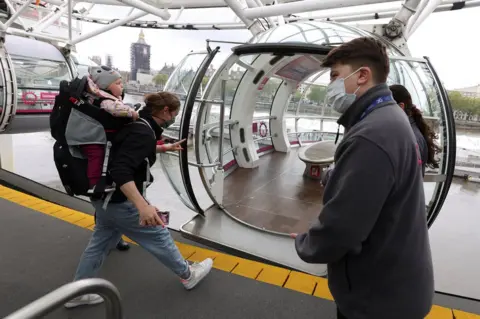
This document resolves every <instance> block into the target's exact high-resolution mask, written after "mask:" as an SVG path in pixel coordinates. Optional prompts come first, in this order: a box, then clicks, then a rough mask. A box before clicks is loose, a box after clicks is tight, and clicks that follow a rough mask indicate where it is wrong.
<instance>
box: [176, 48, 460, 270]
mask: <svg viewBox="0 0 480 319" xmlns="http://www.w3.org/2000/svg"><path fill="white" fill-rule="evenodd" d="M330 49H331V48H329V47H320V46H316V45H314V46H312V45H304V44H297V43H280V44H276V43H271V44H248V45H242V46H239V47H237V48H235V49H234V50H233V52H234V53H233V54H232V55H231V56H230V57H229V58H228V59H227V60H226V61H225V62H224V64H223V65H222V66H220V68H219V70H218V71H217V72H216V73H215V75H214V76H213V77H212V78H211V79H210V80H209V84H208V86H207V89H206V90H205V92H202V93H203V94H202V95H201V101H202V102H201V103H200V104H199V107H198V109H197V112H198V114H197V115H196V117H197V119H196V125H195V130H194V135H195V138H194V139H195V143H196V145H195V150H196V154H195V155H196V156H195V159H194V161H195V163H194V164H197V167H198V170H199V171H200V176H201V178H202V182H203V184H204V187H205V189H206V190H207V193H208V194H209V195H210V198H211V200H212V202H213V203H214V205H213V206H211V207H209V208H208V209H199V208H198V207H197V205H195V203H194V202H193V201H191V205H190V207H191V208H193V209H196V211H197V212H199V214H201V215H204V216H196V217H194V218H193V219H191V220H190V221H188V222H186V223H185V224H184V225H182V227H181V228H180V231H181V233H182V235H183V236H185V237H187V238H189V239H191V240H195V241H199V242H201V243H203V244H206V245H209V246H212V247H215V248H216V249H219V250H222V251H226V252H229V253H231V254H235V255H239V256H245V257H248V258H252V259H258V260H261V261H264V262H268V263H272V264H276V265H281V266H283V267H288V268H292V269H297V270H300V271H303V272H307V273H311V274H314V275H325V274H326V267H325V265H314V264H307V263H305V262H303V261H302V260H301V259H300V258H299V257H298V256H297V254H296V251H295V248H294V245H293V240H292V239H291V238H290V237H289V231H288V229H284V230H282V229H281V228H280V230H277V231H272V230H271V229H266V228H265V227H262V225H261V223H257V224H256V223H254V222H252V218H253V219H255V215H253V214H252V213H250V215H249V216H245V215H244V216H242V215H241V214H232V213H231V211H229V210H231V209H233V208H235V206H242V205H246V204H245V202H246V201H249V200H250V199H249V198H246V199H245V198H244V200H245V201H244V202H241V201H239V200H237V201H235V198H236V195H238V194H240V195H241V194H242V192H244V189H242V187H241V186H240V184H238V185H237V186H235V183H233V184H232V183H229V186H228V189H227V186H226V181H228V180H229V179H230V180H231V179H232V176H234V175H233V174H234V173H235V170H237V169H238V168H239V167H241V168H242V169H245V168H247V169H250V170H251V171H252V172H256V173H257V175H258V176H261V175H262V174H266V172H267V171H268V169H269V168H268V167H267V169H266V170H264V169H262V168H261V166H260V167H259V166H258V165H257V164H258V162H261V161H263V162H267V163H270V164H271V165H273V166H272V167H270V168H272V169H278V168H279V167H280V166H275V165H277V164H276V163H275V162H274V161H273V160H271V159H272V158H274V156H276V155H275V154H276V153H281V152H282V153H284V154H288V149H289V148H291V147H292V144H294V143H292V141H290V140H289V137H288V135H289V134H291V133H292V132H287V129H286V125H285V122H286V121H285V120H286V119H287V118H288V116H287V115H288V111H289V110H288V109H289V108H290V106H289V105H290V104H291V103H290V100H291V99H292V95H294V93H295V91H296V90H298V89H299V88H300V87H301V86H302V83H303V81H305V77H303V75H302V74H303V72H305V70H306V69H308V68H309V67H312V65H315V61H317V62H318V61H320V60H321V59H322V58H323V57H324V56H325V55H326V54H328V52H329V50H330ZM211 59H212V57H211V55H207V56H206V57H205V59H204V61H203V62H202V67H201V68H199V72H197V74H196V75H195V81H194V82H195V83H196V85H193V84H192V85H191V86H190V88H191V89H190V91H189V92H188V97H187V101H186V102H185V107H184V108H183V110H184V114H183V115H182V119H181V123H180V125H179V126H180V129H179V131H180V136H179V137H178V138H186V137H187V136H188V130H189V125H190V119H191V115H192V113H193V111H194V102H195V99H196V97H198V96H199V95H200V91H199V88H200V85H199V82H201V77H203V74H204V73H202V72H203V71H202V72H201V70H206V69H207V68H208V61H211ZM390 63H391V72H390V76H389V79H388V84H394V83H397V84H402V85H404V86H406V87H407V89H408V90H409V91H410V92H411V94H412V97H413V100H414V103H415V104H416V105H417V107H419V108H420V109H421V110H422V111H423V115H424V117H425V118H426V119H427V120H428V121H429V123H430V124H431V125H432V126H433V127H434V128H435V130H436V132H437V133H438V140H437V143H438V144H439V145H440V148H441V150H442V151H441V153H440V154H438V159H439V167H438V168H434V169H430V170H428V171H427V175H426V177H425V183H424V185H425V197H426V204H427V211H426V214H427V217H428V224H429V226H430V225H432V224H433V222H434V220H435V218H436V217H437V216H438V214H439V213H440V210H441V207H442V205H443V202H444V200H445V198H446V196H447V194H448V190H449V187H450V183H451V181H452V177H453V170H454V165H455V127H454V121H453V114H452V110H451V107H450V104H449V101H448V96H447V95H446V91H445V89H444V88H443V86H442V84H441V82H440V80H439V78H438V76H437V74H436V72H435V70H434V68H433V66H432V65H431V63H430V62H429V60H428V59H427V58H425V59H414V58H409V57H391V61H390ZM287 66H289V67H287ZM239 70H240V71H239ZM324 71H325V70H317V71H315V72H317V73H321V72H324ZM307 73H308V72H307ZM309 74H310V75H312V76H314V75H315V74H314V73H309ZM272 79H274V80H275V81H273V82H271V83H273V84H274V85H273V84H272V88H271V89H269V90H268V94H267V95H268V96H272V98H271V101H270V102H268V103H270V111H269V112H268V114H260V113H257V114H255V112H256V111H257V109H259V108H261V107H260V106H258V105H260V104H262V103H264V102H265V100H261V101H259V100H258V97H259V96H260V97H261V93H258V92H261V91H263V90H265V87H266V86H268V85H269V83H270V81H272ZM229 81H236V82H237V83H236V85H235V86H234V88H233V89H232V88H230V85H229ZM249 87H250V88H249ZM252 87H253V89H252ZM259 94H260V95H259ZM252 95H255V96H256V98H257V100H256V102H255V103H257V106H256V107H253V109H254V110H252V107H251V106H249V105H250V102H251V101H253V99H252ZM239 101H240V102H239ZM214 106H217V109H216V110H215V108H214ZM218 106H219V107H218ZM235 108H237V109H235ZM222 109H223V110H222ZM216 113H218V114H216ZM247 113H248V114H247ZM296 114H297V116H296V117H299V116H301V115H299V114H298V112H296ZM322 116H323V115H315V116H305V118H306V119H307V120H310V119H314V118H315V119H316V118H319V117H322ZM207 118H210V119H212V118H214V119H215V120H210V121H208V120H207ZM248 120H249V121H250V122H249V123H247V122H246V121H248ZM324 120H325V121H326V120H329V121H335V118H333V117H332V116H327V117H326V118H325V119H323V118H322V119H321V120H320V121H324ZM258 121H261V123H264V125H262V127H263V131H262V130H261V129H260V127H259V126H258V125H257V126H256V127H257V133H258V134H257V133H255V129H254V127H255V125H254V124H255V123H256V122H258ZM322 123H323V122H322ZM295 127H296V125H295ZM214 129H216V134H213V130H214ZM249 130H252V131H253V132H252V131H249ZM293 133H295V134H296V133H297V132H293ZM319 133H320V134H323V133H324V132H319ZM328 133H330V132H328ZM256 134H257V135H259V136H257V135H256ZM215 136H217V142H215V143H213V144H214V147H212V143H211V141H212V138H213V137H215ZM260 141H262V142H261V143H260ZM315 141H316V140H315V139H313V140H312V141H308V142H315ZM297 144H298V143H297ZM214 149H218V153H216V154H215V151H214ZM265 150H268V151H265ZM272 151H273V152H274V153H273V154H271V152H272ZM212 153H213V154H212ZM259 154H265V156H262V157H261V158H260V156H259ZM187 155H188V154H187V153H186V151H183V152H182V153H181V154H180V156H181V159H180V165H181V171H182V172H181V173H182V177H183V179H182V181H183V182H184V183H185V184H184V188H185V192H186V193H187V194H189V197H188V198H189V199H191V198H194V197H195V194H198V192H199V191H200V190H199V187H198V185H195V187H193V186H192V180H191V179H190V178H188V177H189V172H187V170H188V157H187ZM226 156H229V158H228V159H225V157H226ZM281 156H286V155H281ZM230 157H231V158H230ZM190 160H192V159H190ZM293 160H295V158H293ZM296 160H298V159H296ZM199 163H201V165H200V164H199ZM230 163H233V164H232V165H230ZM290 163H292V162H290ZM282 165H283V164H282ZM281 167H285V166H281ZM232 172H233V173H232ZM237 172H238V171H237ZM243 172H246V171H245V170H243ZM236 175H237V178H240V179H242V178H244V177H245V178H250V180H249V181H251V183H250V184H251V185H252V187H260V186H261V185H258V183H259V182H260V183H261V178H260V177H259V178H257V177H256V176H255V175H251V176H250V175H249V176H250V177H248V176H246V175H247V174H245V176H241V175H242V174H240V176H239V174H236ZM188 183H190V185H188ZM275 183H276V182H275V181H270V184H272V185H273V187H274V188H273V189H275V186H276V185H275ZM280 183H281V181H280V180H278V184H280ZM297 191H298V190H297ZM227 192H229V193H227ZM300 192H301V191H300ZM250 194H251V195H250V196H251V197H252V200H251V201H250V202H251V203H253V202H254V201H256V202H255V203H254V204H255V205H257V206H258V207H257V208H258V209H256V211H257V212H259V215H258V218H261V217H260V213H261V212H262V208H261V206H262V204H264V203H263V202H267V198H264V201H263V202H262V198H261V196H269V195H268V194H267V193H264V192H262V191H258V192H250ZM270 194H272V193H270ZM228 195H231V196H228ZM253 197H257V198H256V199H253ZM225 199H228V202H227V200H225ZM274 205H277V209H281V208H282V207H281V203H274ZM305 207H307V206H304V207H297V208H296V209H297V210H299V211H301V210H303V209H306V208H305ZM293 209H295V208H293ZM320 211H321V208H319V209H318V212H317V214H318V213H320ZM282 218H284V219H288V216H283V217H282ZM311 220H313V218H312V219H311ZM302 222H304V221H302ZM306 222H309V221H306Z"/></svg>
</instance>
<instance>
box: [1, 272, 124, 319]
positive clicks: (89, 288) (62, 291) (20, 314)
mask: <svg viewBox="0 0 480 319" xmlns="http://www.w3.org/2000/svg"><path fill="white" fill-rule="evenodd" d="M91 293H96V294H99V295H100V296H102V297H103V298H104V300H105V308H106V309H105V315H106V316H105V318H107V319H123V309H122V303H121V298H120V293H119V292H118V290H117V288H116V287H115V286H114V285H113V284H112V283H110V282H109V281H106V280H104V279H99V278H94V279H84V280H79V281H75V282H72V283H69V284H66V285H64V286H62V287H60V288H58V289H56V290H54V291H52V292H50V293H48V294H46V295H45V296H43V297H41V298H39V299H37V300H35V301H34V302H32V303H30V304H28V305H26V306H25V307H23V308H21V309H19V310H17V311H15V312H14V313H12V314H11V315H9V316H7V317H5V318H4V319H34V318H43V317H44V316H45V315H47V314H49V313H51V312H52V311H54V310H55V309H57V308H58V307H60V306H62V305H63V304H64V303H65V302H68V301H70V300H72V299H73V298H75V297H79V296H82V295H85V294H91Z"/></svg>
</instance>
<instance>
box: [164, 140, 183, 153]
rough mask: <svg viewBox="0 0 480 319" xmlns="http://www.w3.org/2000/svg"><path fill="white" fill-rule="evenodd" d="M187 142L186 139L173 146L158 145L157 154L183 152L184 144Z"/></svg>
mask: <svg viewBox="0 0 480 319" xmlns="http://www.w3.org/2000/svg"><path fill="white" fill-rule="evenodd" d="M185 141H186V139H183V140H181V141H178V142H176V143H172V144H162V145H157V153H164V152H174V151H181V150H183V148H182V143H183V142H185Z"/></svg>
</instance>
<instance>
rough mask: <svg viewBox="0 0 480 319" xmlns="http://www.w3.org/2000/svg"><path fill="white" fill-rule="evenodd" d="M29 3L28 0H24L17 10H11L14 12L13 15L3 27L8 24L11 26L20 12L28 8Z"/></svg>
mask: <svg viewBox="0 0 480 319" xmlns="http://www.w3.org/2000/svg"><path fill="white" fill-rule="evenodd" d="M29 5H30V0H25V3H24V4H23V5H22V6H21V7H20V9H18V10H17V12H15V10H12V11H13V12H15V13H14V14H13V16H12V17H11V18H10V19H8V21H7V22H5V28H8V27H9V26H11V25H12V23H13V22H14V21H15V20H16V19H17V18H18V17H19V16H20V14H22V12H23V11H25V9H27V8H28V6H29ZM12 8H13V6H12ZM19 20H20V19H19ZM22 24H23V23H22Z"/></svg>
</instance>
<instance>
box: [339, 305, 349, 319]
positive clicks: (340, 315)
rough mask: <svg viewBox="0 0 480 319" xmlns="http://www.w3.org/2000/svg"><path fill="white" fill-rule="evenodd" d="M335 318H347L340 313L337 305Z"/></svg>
mask: <svg viewBox="0 0 480 319" xmlns="http://www.w3.org/2000/svg"><path fill="white" fill-rule="evenodd" d="M337 319H347V317H345V316H344V315H342V313H341V312H340V309H338V307H337Z"/></svg>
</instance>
